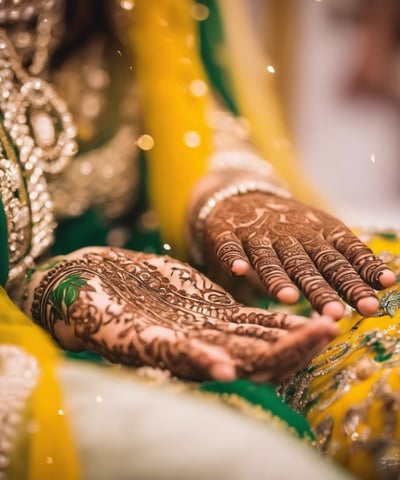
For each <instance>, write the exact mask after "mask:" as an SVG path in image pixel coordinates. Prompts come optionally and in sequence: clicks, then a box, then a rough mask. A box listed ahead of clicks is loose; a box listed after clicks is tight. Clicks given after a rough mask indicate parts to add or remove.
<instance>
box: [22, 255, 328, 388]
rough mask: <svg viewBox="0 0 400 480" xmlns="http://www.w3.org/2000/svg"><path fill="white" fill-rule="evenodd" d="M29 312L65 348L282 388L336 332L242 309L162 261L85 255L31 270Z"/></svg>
mask: <svg viewBox="0 0 400 480" xmlns="http://www.w3.org/2000/svg"><path fill="white" fill-rule="evenodd" d="M26 310H27V311H30V313H31V314H32V317H33V319H34V320H35V321H36V322H37V323H39V324H40V325H42V326H43V327H44V328H45V329H47V330H48V331H49V332H50V333H51V334H52V335H53V336H54V337H55V338H56V340H57V341H58V342H59V343H60V344H61V346H63V347H64V348H67V349H74V350H82V349H84V348H85V349H88V350H91V351H94V352H97V353H100V354H102V355H103V356H104V357H106V358H107V359H109V360H110V361H112V362H118V363H122V364H125V365H136V366H138V365H151V366H157V367H161V368H166V369H169V370H170V371H171V372H172V373H173V374H175V375H177V376H180V377H183V378H190V379H219V380H231V379H234V378H237V377H247V378H250V379H253V380H255V381H271V382H280V381H282V380H283V379H285V378H286V377H287V376H289V375H290V374H291V373H293V372H295V371H297V370H298V369H300V368H302V367H304V366H305V365H307V363H308V362H309V361H310V360H311V359H312V358H313V357H314V356H315V355H316V354H317V353H318V352H319V351H320V350H321V349H322V348H323V347H324V346H325V345H326V344H327V343H328V342H329V341H330V340H331V339H332V338H333V336H334V335H335V334H336V333H337V330H336V325H335V324H334V322H333V320H332V319H330V318H329V317H327V318H323V317H321V318H320V319H319V320H318V321H316V320H314V319H313V320H311V319H306V318H303V317H298V316H294V315H285V314H282V313H278V312H268V311H265V310H262V309H257V308H248V307H245V306H243V305H241V304H238V303H237V302H235V300H234V299H233V298H232V297H231V296H230V295H229V294H228V293H226V292H225V291H224V290H223V289H222V288H220V287H219V286H218V285H216V284H215V283H213V282H211V281H210V280H209V279H208V278H207V277H205V276H204V275H202V274H200V273H199V272H198V271H197V270H194V269H193V268H191V267H190V266H188V265H186V264H183V263H180V262H178V261H175V260H173V259H171V258H169V257H161V256H160V257H157V256H155V255H150V254H144V253H137V252H131V251H126V250H120V249H112V248H100V247H94V248H86V249H82V250H80V251H77V252H75V253H73V254H71V255H69V256H67V257H64V259H63V260H62V261H60V263H58V264H57V265H56V266H54V265H53V266H52V267H51V268H50V269H49V270H48V271H43V270H41V271H37V272H36V273H35V274H34V275H33V277H32V279H31V282H30V285H29V288H28V299H27V302H26Z"/></svg>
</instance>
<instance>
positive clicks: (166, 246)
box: [163, 243, 171, 251]
mask: <svg viewBox="0 0 400 480" xmlns="http://www.w3.org/2000/svg"><path fill="white" fill-rule="evenodd" d="M163 249H164V250H168V251H169V250H171V245H170V244H169V243H164V244H163Z"/></svg>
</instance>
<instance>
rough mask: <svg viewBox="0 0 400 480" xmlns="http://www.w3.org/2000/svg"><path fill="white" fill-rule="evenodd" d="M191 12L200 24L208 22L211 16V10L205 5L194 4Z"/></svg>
mask: <svg viewBox="0 0 400 480" xmlns="http://www.w3.org/2000/svg"><path fill="white" fill-rule="evenodd" d="M190 12H191V14H192V17H193V18H194V19H195V20H197V21H199V22H202V21H203V20H206V19H207V18H208V16H209V15H210V10H209V9H208V7H207V6H206V5H204V4H203V3H195V4H193V5H192V8H191V9H190Z"/></svg>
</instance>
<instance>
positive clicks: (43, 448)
mask: <svg viewBox="0 0 400 480" xmlns="http://www.w3.org/2000/svg"><path fill="white" fill-rule="evenodd" d="M1 344H3V345H12V346H14V347H18V348H20V349H22V350H23V351H24V352H25V353H27V354H28V355H31V356H33V357H34V358H35V359H36V360H37V362H38V363H39V367H40V378H39V382H38V385H37V387H36V388H35V390H34V393H33V395H32V397H31V398H30V400H29V407H28V415H29V424H30V425H34V427H35V428H30V429H26V435H27V436H28V455H27V456H25V452H24V455H21V457H20V458H19V457H17V458H15V455H14V456H13V461H14V462H15V463H18V464H20V465H19V466H18V465H14V466H13V462H12V464H11V467H10V469H9V474H10V478H14V477H13V472H14V471H15V470H16V469H18V471H21V468H20V467H21V464H22V463H23V471H24V472H25V475H26V477H25V478H27V479H29V480H38V479H40V480H54V479H55V478H59V479H63V480H77V479H78V478H79V469H78V461H77V457H76V453H75V450H74V447H73V443H72V438H71V434H70V431H69V425H68V421H67V416H66V412H65V410H64V408H63V405H62V394H61V391H60V387H59V385H58V382H57V379H56V376H55V367H56V366H57V364H58V362H59V360H60V356H59V353H58V351H57V349H56V347H55V346H54V345H53V344H52V343H51V341H50V340H49V339H48V338H47V336H46V334H45V333H44V332H42V331H41V330H40V329H39V328H38V327H37V326H36V325H34V324H33V323H32V322H31V321H30V320H29V319H28V318H27V317H26V316H25V315H24V314H23V313H22V312H21V311H20V310H19V309H18V308H17V307H16V306H15V305H14V304H13V303H12V301H11V300H10V299H9V297H8V296H7V294H6V292H5V291H4V289H3V288H2V287H0V345H1ZM0 373H1V372H0ZM17 454H18V452H17ZM19 478H20V477H19Z"/></svg>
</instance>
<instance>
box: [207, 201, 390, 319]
mask: <svg viewBox="0 0 400 480" xmlns="http://www.w3.org/2000/svg"><path fill="white" fill-rule="evenodd" d="M205 223H206V224H205V242H206V245H207V247H208V250H209V251H211V252H213V253H214V255H215V256H216V258H217V260H218V261H219V262H220V263H221V265H222V266H223V268H224V269H225V270H226V271H227V272H229V273H232V274H234V275H239V276H242V275H246V274H248V272H249V270H250V268H251V267H253V268H254V270H255V271H256V272H257V274H258V276H259V278H260V280H261V281H262V283H263V285H264V287H265V289H266V291H267V292H268V293H269V294H270V295H271V296H272V297H274V298H276V299H277V300H280V301H282V302H285V303H293V302H295V301H297V299H298V295H299V294H298V289H297V287H298V288H300V289H301V290H302V291H303V292H304V294H305V296H306V297H307V298H308V299H309V301H310V303H311V305H312V306H313V308H314V309H315V310H316V311H317V312H320V313H323V314H326V315H330V316H332V317H333V318H335V319H339V318H340V317H341V316H342V315H343V313H344V306H343V304H342V302H341V301H340V298H342V299H344V300H345V301H346V302H347V303H349V304H350V305H352V306H353V307H355V308H357V309H358V310H359V311H360V313H362V314H364V315H371V314H374V313H375V312H376V310H377V308H378V299H377V296H376V294H375V291H374V289H381V288H384V287H387V286H390V285H392V284H394V282H395V276H394V274H393V272H392V271H391V270H389V268H388V267H387V266H386V265H385V264H384V263H383V262H382V261H381V260H380V259H378V258H377V257H375V256H374V255H373V253H372V251H371V250H370V249H369V248H368V247H367V246H366V245H364V244H363V243H362V242H361V241H360V240H359V239H358V238H357V237H356V236H355V235H353V233H352V232H351V231H350V230H349V229H348V228H347V227H346V226H345V225H344V224H343V223H342V222H340V221H339V220H337V219H336V218H334V217H332V216H331V215H329V214H327V213H324V212H322V211H320V210H318V209H316V208H313V207H310V206H307V205H304V204H302V203H300V202H298V201H296V200H292V199H284V198H280V197H277V196H275V195H270V194H266V193H258V192H255V193H247V194H244V195H240V196H234V197H231V198H228V199H225V200H223V201H221V202H219V203H218V204H217V205H216V206H215V208H214V209H213V210H212V212H211V214H210V215H209V216H208V217H207V218H206V221H205Z"/></svg>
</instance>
